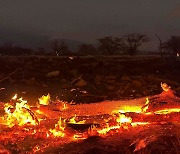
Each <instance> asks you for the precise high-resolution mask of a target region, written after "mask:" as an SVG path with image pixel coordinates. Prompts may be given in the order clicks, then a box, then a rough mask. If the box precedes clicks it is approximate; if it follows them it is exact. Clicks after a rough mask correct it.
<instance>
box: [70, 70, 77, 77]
mask: <svg viewBox="0 0 180 154" xmlns="http://www.w3.org/2000/svg"><path fill="white" fill-rule="evenodd" d="M69 72H70V74H71V75H72V76H74V77H77V76H78V75H79V72H78V70H76V69H73V70H70V71H69Z"/></svg>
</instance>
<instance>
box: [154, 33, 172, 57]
mask: <svg viewBox="0 0 180 154" xmlns="http://www.w3.org/2000/svg"><path fill="white" fill-rule="evenodd" d="M155 35H156V37H157V38H158V40H159V52H160V55H161V58H163V56H164V55H165V54H166V53H167V52H168V48H169V47H168V42H162V40H161V38H160V36H159V35H158V34H155Z"/></svg>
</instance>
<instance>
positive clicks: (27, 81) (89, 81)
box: [0, 56, 180, 154]
mask: <svg viewBox="0 0 180 154" xmlns="http://www.w3.org/2000/svg"><path fill="white" fill-rule="evenodd" d="M179 66H180V61H179V59H178V58H177V57H176V58H173V59H172V58H166V59H160V58H158V57H154V56H153V57H133V58H132V57H102V56H101V57H64V58H53V57H48V58H47V57H11V58H10V57H2V58H1V66H0V71H1V80H0V84H1V91H0V96H1V104H0V114H1V117H0V133H1V135H0V150H1V151H0V152H2V153H3V152H4V153H84V154H85V153H87V154H88V153H168V154H169V153H173V154H174V153H179V152H180V149H179V146H180V142H179V139H180V131H179V130H180V129H179V126H180V125H179V121H180V115H179V112H180V105H179V103H180V98H179V91H180V82H179V75H180V71H179V69H178V68H180V67H179ZM16 94H17V95H16Z"/></svg>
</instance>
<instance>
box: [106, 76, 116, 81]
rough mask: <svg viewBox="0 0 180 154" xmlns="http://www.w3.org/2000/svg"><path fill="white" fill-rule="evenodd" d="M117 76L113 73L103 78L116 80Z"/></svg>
mask: <svg viewBox="0 0 180 154" xmlns="http://www.w3.org/2000/svg"><path fill="white" fill-rule="evenodd" d="M116 79H117V77H116V76H115V75H109V76H106V77H105V80H116Z"/></svg>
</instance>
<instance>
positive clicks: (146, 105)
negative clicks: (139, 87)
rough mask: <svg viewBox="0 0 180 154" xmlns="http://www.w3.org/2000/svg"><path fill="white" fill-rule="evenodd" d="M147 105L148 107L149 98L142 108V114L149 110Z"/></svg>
mask: <svg viewBox="0 0 180 154" xmlns="http://www.w3.org/2000/svg"><path fill="white" fill-rule="evenodd" d="M148 105H149V98H148V97H147V98H146V103H145V106H144V107H142V112H146V111H147V110H148V108H149V107H148Z"/></svg>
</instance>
